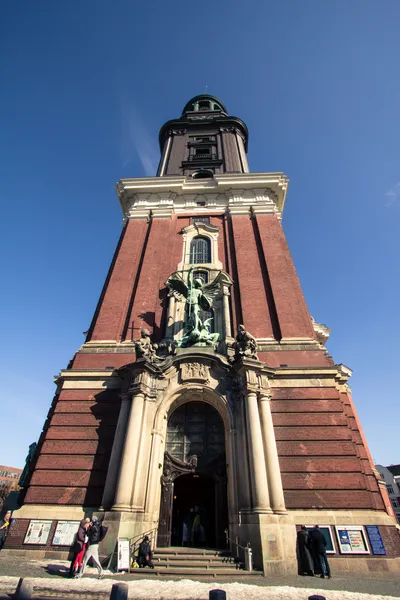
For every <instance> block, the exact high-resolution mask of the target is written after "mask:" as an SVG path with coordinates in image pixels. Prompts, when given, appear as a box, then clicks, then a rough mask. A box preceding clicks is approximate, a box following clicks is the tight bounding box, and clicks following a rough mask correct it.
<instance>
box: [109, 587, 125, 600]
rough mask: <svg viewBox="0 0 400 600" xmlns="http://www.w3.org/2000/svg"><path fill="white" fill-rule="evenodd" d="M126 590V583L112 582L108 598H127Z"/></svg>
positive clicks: (119, 599) (123, 599) (118, 599)
mask: <svg viewBox="0 0 400 600" xmlns="http://www.w3.org/2000/svg"><path fill="white" fill-rule="evenodd" d="M128 590H129V587H128V584H127V583H113V586H112V588H111V594H110V600H128Z"/></svg>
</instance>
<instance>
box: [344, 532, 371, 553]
mask: <svg viewBox="0 0 400 600" xmlns="http://www.w3.org/2000/svg"><path fill="white" fill-rule="evenodd" d="M336 533H337V536H338V540H339V548H340V552H341V554H369V548H368V543H367V539H366V537H365V533H364V528H363V527H362V526H361V525H349V526H348V527H345V526H341V525H337V526H336Z"/></svg>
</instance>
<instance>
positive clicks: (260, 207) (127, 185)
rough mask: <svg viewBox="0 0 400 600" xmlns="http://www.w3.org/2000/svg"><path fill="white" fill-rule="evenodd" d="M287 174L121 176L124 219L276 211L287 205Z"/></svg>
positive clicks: (278, 213) (278, 211) (120, 199)
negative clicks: (132, 177) (199, 177)
mask: <svg viewBox="0 0 400 600" xmlns="http://www.w3.org/2000/svg"><path fill="white" fill-rule="evenodd" d="M288 181H289V180H288V178H287V177H286V175H284V174H283V173H223V174H221V175H215V176H214V177H213V178H210V179H191V178H190V177H174V176H166V177H146V178H135V179H121V180H120V181H119V182H118V184H117V186H116V189H117V194H118V198H119V201H120V204H121V208H122V212H123V215H124V219H125V220H126V219H130V218H148V217H150V216H160V217H168V216H170V215H172V214H174V213H177V214H182V213H188V212H189V213H191V214H202V213H204V214H209V213H213V212H215V213H221V212H226V211H229V212H230V213H231V214H233V215H234V214H243V213H249V212H250V211H253V212H254V213H255V214H257V213H273V214H277V215H278V216H279V217H280V216H281V215H282V211H283V208H284V204H285V199H286V192H287V187H288Z"/></svg>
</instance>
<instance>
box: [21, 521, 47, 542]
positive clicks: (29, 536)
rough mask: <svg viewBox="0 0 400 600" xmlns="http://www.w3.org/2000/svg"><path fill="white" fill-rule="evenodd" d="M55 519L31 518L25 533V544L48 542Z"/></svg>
mask: <svg viewBox="0 0 400 600" xmlns="http://www.w3.org/2000/svg"><path fill="white" fill-rule="evenodd" d="M52 522H53V521H40V520H39V519H38V520H31V521H30V523H29V526H28V530H27V532H26V535H25V539H24V544H47V540H48V539H49V533H50V529H51V524H52Z"/></svg>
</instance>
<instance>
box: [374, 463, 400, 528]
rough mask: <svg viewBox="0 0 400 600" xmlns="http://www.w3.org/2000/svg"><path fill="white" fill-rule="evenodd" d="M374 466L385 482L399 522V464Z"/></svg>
mask: <svg viewBox="0 0 400 600" xmlns="http://www.w3.org/2000/svg"><path fill="white" fill-rule="evenodd" d="M375 467H376V469H377V471H378V472H379V474H380V475H381V477H382V479H383V480H384V482H385V484H386V489H387V491H388V494H389V499H390V502H391V503H392V508H393V511H394V514H395V515H396V519H397V522H398V523H400V465H390V466H388V467H384V466H383V465H375Z"/></svg>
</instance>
